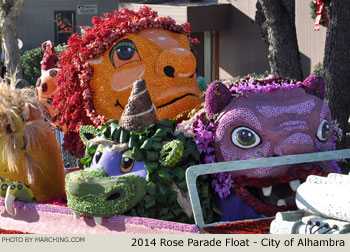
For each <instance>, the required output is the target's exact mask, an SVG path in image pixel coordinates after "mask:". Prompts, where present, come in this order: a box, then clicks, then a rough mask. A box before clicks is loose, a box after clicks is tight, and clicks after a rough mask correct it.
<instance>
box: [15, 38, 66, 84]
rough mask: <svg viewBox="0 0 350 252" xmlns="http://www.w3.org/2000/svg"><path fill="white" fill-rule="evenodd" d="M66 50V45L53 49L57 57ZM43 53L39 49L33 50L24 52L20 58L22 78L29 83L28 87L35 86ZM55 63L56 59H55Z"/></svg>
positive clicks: (39, 73)
mask: <svg viewBox="0 0 350 252" xmlns="http://www.w3.org/2000/svg"><path fill="white" fill-rule="evenodd" d="M66 48H67V46H66V45H64V44H63V45H58V46H56V47H55V51H56V53H57V55H60V54H62V52H63V51H65V50H66ZM43 55H44V51H43V49H42V48H41V47H38V48H34V49H31V50H28V51H25V52H24V53H23V55H22V57H21V62H22V78H23V79H25V80H26V81H28V82H29V83H30V85H32V86H35V83H36V81H37V79H38V78H39V77H40V75H41V65H40V61H41V60H42V58H43ZM56 62H57V58H56Z"/></svg>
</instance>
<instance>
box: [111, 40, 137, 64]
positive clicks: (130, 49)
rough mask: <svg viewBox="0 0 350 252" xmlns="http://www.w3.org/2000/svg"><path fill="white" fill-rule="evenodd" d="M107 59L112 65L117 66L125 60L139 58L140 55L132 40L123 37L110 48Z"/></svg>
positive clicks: (125, 61)
mask: <svg viewBox="0 0 350 252" xmlns="http://www.w3.org/2000/svg"><path fill="white" fill-rule="evenodd" d="M109 59H110V60H111V62H112V64H113V66H114V67H115V68H117V67H119V66H121V65H123V64H125V63H127V62H130V61H134V60H140V57H139V55H138V52H137V48H136V45H135V44H134V42H132V41H131V40H130V39H123V40H122V41H120V42H119V43H118V44H116V45H115V46H114V47H113V48H112V50H111V51H110V53H109Z"/></svg>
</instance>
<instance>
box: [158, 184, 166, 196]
mask: <svg viewBox="0 0 350 252" xmlns="http://www.w3.org/2000/svg"><path fill="white" fill-rule="evenodd" d="M158 188H159V192H160V193H161V194H162V195H166V194H167V192H168V191H169V187H168V186H165V185H162V184H159V186H158Z"/></svg>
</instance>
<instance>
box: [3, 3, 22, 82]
mask: <svg viewBox="0 0 350 252" xmlns="http://www.w3.org/2000/svg"><path fill="white" fill-rule="evenodd" d="M22 5H23V0H0V30H1V34H2V37H1V43H2V45H3V48H4V49H5V52H3V53H4V54H5V66H6V68H7V74H8V75H9V76H12V75H14V74H16V77H17V79H21V76H22V68H21V54H20V51H19V48H18V36H17V31H16V25H17V17H18V15H19V13H20V11H21V8H22Z"/></svg>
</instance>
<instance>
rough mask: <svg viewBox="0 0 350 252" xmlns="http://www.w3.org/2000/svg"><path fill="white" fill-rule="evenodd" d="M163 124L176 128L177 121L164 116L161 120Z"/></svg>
mask: <svg viewBox="0 0 350 252" xmlns="http://www.w3.org/2000/svg"><path fill="white" fill-rule="evenodd" d="M160 124H161V125H164V126H166V127H169V128H175V122H174V121H173V120H170V119H168V118H163V119H162V121H161V122H160Z"/></svg>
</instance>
